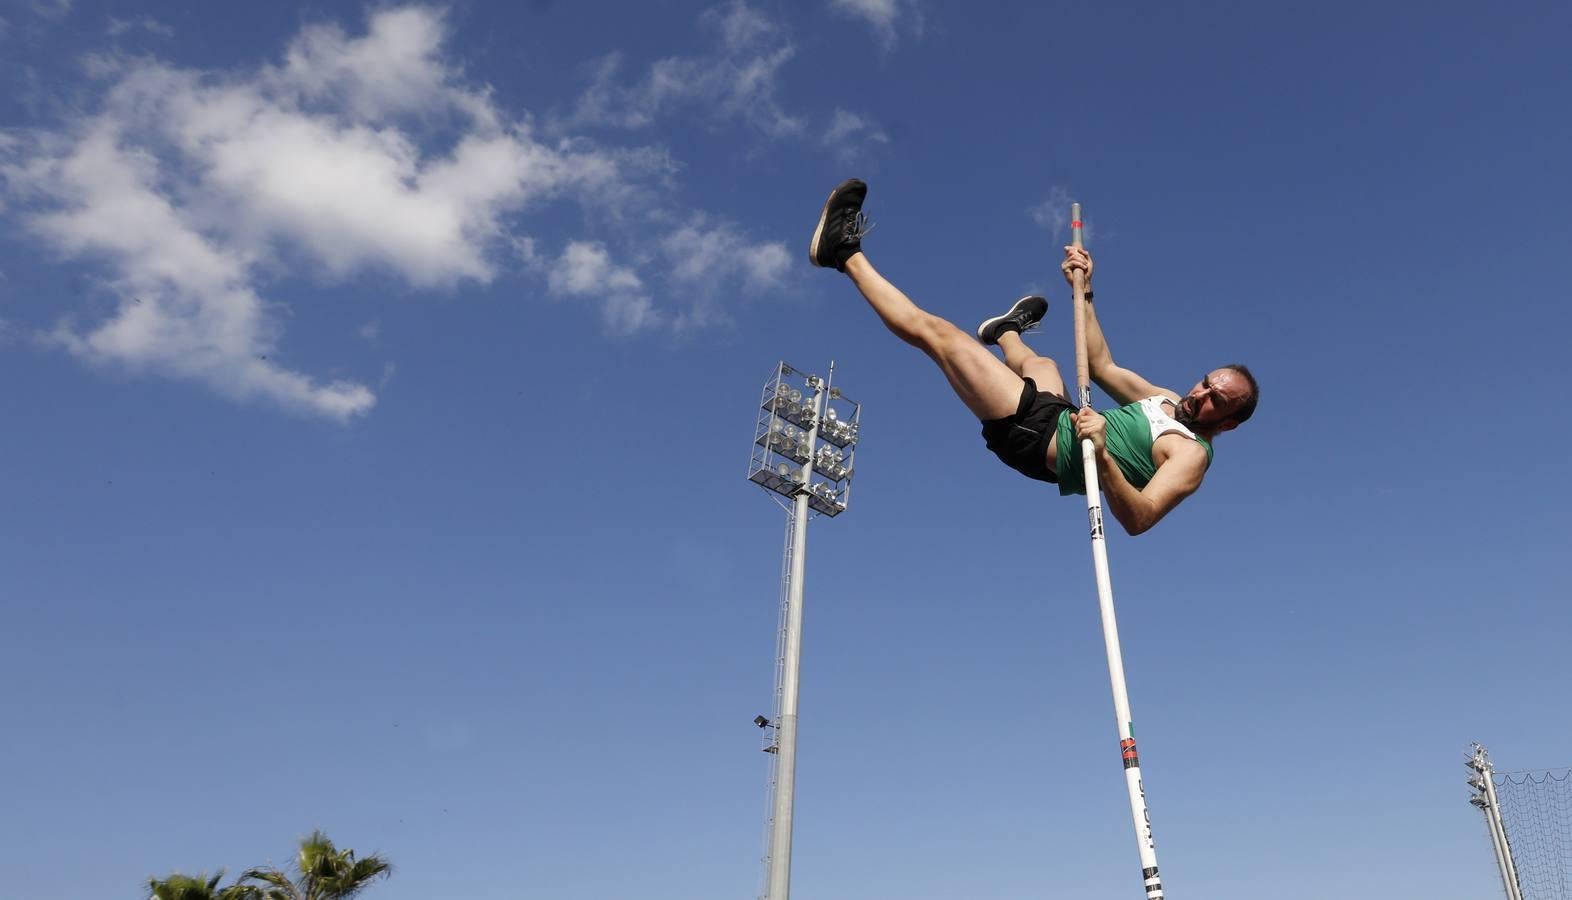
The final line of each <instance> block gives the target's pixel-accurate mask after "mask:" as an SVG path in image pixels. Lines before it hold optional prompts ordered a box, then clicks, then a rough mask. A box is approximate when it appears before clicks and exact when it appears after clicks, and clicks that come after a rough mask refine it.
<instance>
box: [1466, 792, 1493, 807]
mask: <svg viewBox="0 0 1572 900" xmlns="http://www.w3.org/2000/svg"><path fill="white" fill-rule="evenodd" d="M1468 802H1469V803H1471V804H1473V805H1474V806H1477V807H1479V808H1480V809H1485V808H1486V807H1488V806H1489V805H1490V801H1489V800H1486V799H1485V798H1484V797H1481V796H1479V795H1478V794H1475V795H1474V796H1472V797H1469V798H1468Z"/></svg>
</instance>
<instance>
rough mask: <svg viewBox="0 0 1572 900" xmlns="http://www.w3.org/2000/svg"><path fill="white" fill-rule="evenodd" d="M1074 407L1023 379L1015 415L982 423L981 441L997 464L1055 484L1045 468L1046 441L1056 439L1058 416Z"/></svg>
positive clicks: (1046, 466)
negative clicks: (1039, 391) (986, 443)
mask: <svg viewBox="0 0 1572 900" xmlns="http://www.w3.org/2000/svg"><path fill="white" fill-rule="evenodd" d="M1067 409H1068V410H1071V411H1072V412H1073V411H1074V410H1075V404H1073V403H1071V402H1070V401H1069V400H1066V399H1065V398H1063V397H1061V396H1059V395H1058V394H1043V393H1038V391H1037V382H1035V381H1033V380H1032V379H1030V378H1028V379H1026V384H1025V385H1023V386H1022V387H1021V402H1020V404H1019V405H1017V406H1016V408H1015V415H1013V416H1007V417H1006V418H1003V419H990V420H988V421H986V422H984V423H982V434H983V440H985V441H987V442H988V449H989V450H992V451H993V454H994V455H995V456H997V457H999V461H1000V462H1003V463H1004V464H1005V465H1007V466H1009V467H1010V468H1012V469H1014V470H1015V471H1017V472H1020V473H1021V474H1022V475H1025V476H1026V477H1027V478H1035V479H1037V480H1038V481H1046V482H1048V483H1049V484H1058V483H1059V476H1058V473H1056V472H1054V471H1053V470H1052V469H1050V468H1048V442H1049V441H1052V440H1055V432H1056V431H1057V430H1058V427H1059V414H1060V413H1062V412H1064V411H1065V410H1067Z"/></svg>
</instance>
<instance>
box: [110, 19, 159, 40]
mask: <svg viewBox="0 0 1572 900" xmlns="http://www.w3.org/2000/svg"><path fill="white" fill-rule="evenodd" d="M138 28H140V29H141V30H143V31H145V32H147V33H148V34H156V35H158V36H159V37H166V38H172V37H174V36H175V30H174V29H173V28H170V27H169V26H168V25H165V24H164V23H163V22H160V21H158V20H157V19H155V18H153V17H152V16H142V17H141V18H137V19H117V18H115V17H114V16H110V17H109V28H108V32H109V36H110V37H120V36H122V35H124V34H126V33H128V32H131V31H134V30H136V29H138Z"/></svg>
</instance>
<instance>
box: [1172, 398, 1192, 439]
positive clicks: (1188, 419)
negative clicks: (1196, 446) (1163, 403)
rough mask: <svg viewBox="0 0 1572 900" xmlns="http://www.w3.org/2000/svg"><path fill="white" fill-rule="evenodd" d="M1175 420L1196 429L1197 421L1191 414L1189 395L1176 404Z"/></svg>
mask: <svg viewBox="0 0 1572 900" xmlns="http://www.w3.org/2000/svg"><path fill="white" fill-rule="evenodd" d="M1174 421H1175V422H1178V423H1179V424H1180V425H1183V426H1184V427H1186V428H1188V429H1190V430H1191V431H1194V430H1195V426H1196V421H1195V416H1193V415H1191V414H1190V398H1189V397H1183V398H1181V399H1180V400H1179V402H1178V403H1175V404H1174Z"/></svg>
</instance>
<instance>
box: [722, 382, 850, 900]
mask: <svg viewBox="0 0 1572 900" xmlns="http://www.w3.org/2000/svg"><path fill="white" fill-rule="evenodd" d="M834 380H835V363H834V362H831V363H830V375H829V378H828V379H825V378H820V377H819V376H817V375H810V374H807V373H804V372H800V371H798V370H797V369H794V368H792V367H791V366H789V365H787V364H786V363H784V362H781V363H777V364H776V366H775V372H774V374H773V375H772V376H771V377H770V380H769V381H768V382H766V383H765V385H764V391H763V393H762V395H761V396H760V398H759V408H758V414H757V417H756V421H755V423H754V432H753V455H752V456H751V457H750V458H749V462H748V480H749V481H752V482H753V483H754V484H757V485H759V486H760V487H763V488H764V489H766V490H768V491H770V492H771V493H772V494H773V495H774V498H775V500H776V502H777V503H779V504H780V506H781V507H782V508H783V509H785V510H786V533H787V544H786V549H785V552H784V555H783V558H782V561H781V595H780V596H781V607H780V627H779V631H778V634H777V637H776V653H775V716H774V718H773V719H766V718H765V717H764V716H758V717H757V718H755V719H754V720H753V721H754V724H756V725H758V726H759V727H760V728H761V729H764V732H765V745H764V747H763V749H764V751H765V752H766V753H769V754H770V771H769V778H768V788H767V791H766V793H767V797H766V809H767V813H766V815H767V818H766V824H765V833H766V838H765V840H766V850H765V857H764V872H765V882H764V892H763V894H761V895H760V896H761V898H762V900H787V898H788V897H789V896H790V894H791V837H792V812H793V806H794V804H795V800H796V787H797V785H796V780H797V694H798V685H799V676H800V672H801V668H802V602H803V578H804V574H805V572H806V568H807V554H808V546H807V545H808V518H809V516H810V515H811V514H813V513H818V514H820V515H823V516H827V517H830V518H834V517H835V516H838V515H840V514H841V513H843V512H845V511H846V504H847V501H848V500H849V499H850V497H851V477H852V473H853V468H854V467H853V459H852V457H853V456H854V455H855V452H856V443H857V438H858V431H859V428H860V424H861V420H862V406H861V405H860V404H858V403H856V402H855V401H853V400H851V399H850V398H848V397H846V396H845V395H844V394H843V393H841V391H840V390H839V389H838V388H836V387H834V385H833V384H832V382H833V381H834ZM821 442H822V444H821ZM816 474H817V475H818V476H821V477H822V479H823V480H817V481H816V480H815V475H816ZM783 499H784V500H789V501H790V503H789V504H788V503H786V502H783Z"/></svg>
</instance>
